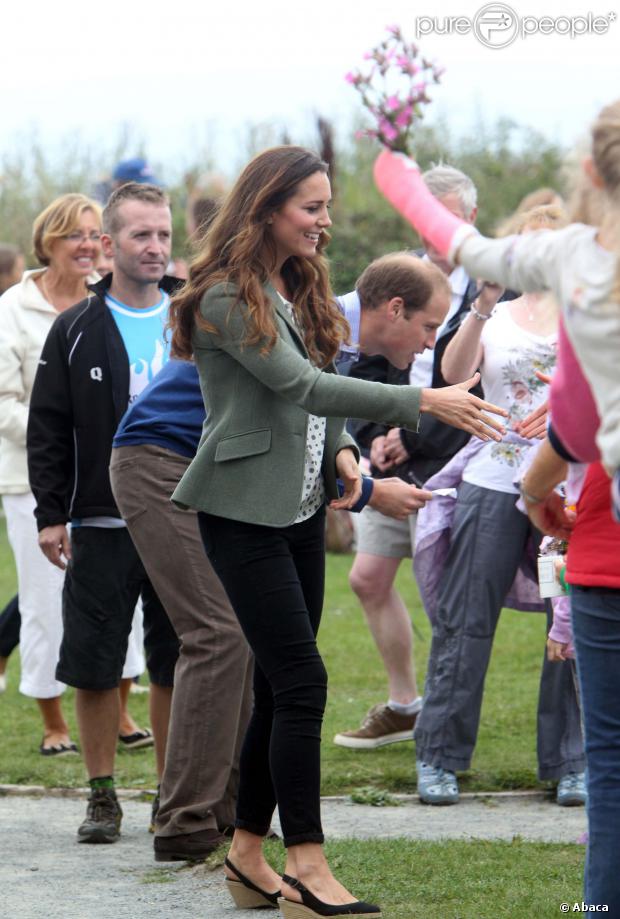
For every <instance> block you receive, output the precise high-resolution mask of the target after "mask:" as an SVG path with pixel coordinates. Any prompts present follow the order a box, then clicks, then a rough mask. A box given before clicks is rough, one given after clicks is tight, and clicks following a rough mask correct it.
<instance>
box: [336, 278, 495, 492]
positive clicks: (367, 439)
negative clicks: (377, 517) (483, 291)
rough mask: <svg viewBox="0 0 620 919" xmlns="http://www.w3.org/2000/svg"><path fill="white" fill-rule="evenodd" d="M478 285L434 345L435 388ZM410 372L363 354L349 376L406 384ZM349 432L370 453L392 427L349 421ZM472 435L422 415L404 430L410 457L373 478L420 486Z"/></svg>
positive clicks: (472, 287) (479, 391)
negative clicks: (414, 428) (411, 427)
mask: <svg viewBox="0 0 620 919" xmlns="http://www.w3.org/2000/svg"><path fill="white" fill-rule="evenodd" d="M476 290H477V289H476V284H475V283H474V282H473V281H471V280H470V282H469V284H468V285H467V289H466V291H465V293H464V295H463V299H462V301H461V305H460V307H459V308H458V310H457V312H456V313H455V314H454V316H452V318H451V319H450V322H449V323H448V325H447V326H446V328H445V329H444V330H443V332H442V334H441V337H440V338H439V339H438V340H437V342H436V344H435V349H434V352H433V379H432V383H431V386H432V387H433V388H436V387H440V386H446V385H447V384H446V381H445V380H444V378H443V376H442V375H441V370H440V368H441V358H442V357H443V353H444V351H445V350H446V348H447V346H448V344H449V342H450V341H451V340H452V338H453V337H454V335H455V334H456V331H457V329H458V328H459V326H460V324H461V322H462V321H463V319H464V318H465V316H466V315H467V314H468V312H469V308H470V306H471V303H472V301H473V300H474V299H475V295H476ZM409 370H410V368H409V367H408V368H407V369H406V370H398V369H397V368H396V367H394V366H393V365H392V364H390V362H389V361H388V360H386V358H384V357H379V356H375V357H368V356H366V355H362V356H361V357H360V359H359V361H358V362H357V363H356V364H354V365H353V367H352V369H351V371H350V373H349V375H350V376H354V377H358V378H359V379H365V380H374V381H378V382H382V383H393V384H397V385H403V386H404V385H407V384H408V383H409ZM472 392H473V393H474V395H476V396H482V388H481V387H480V384H478V385H477V386H476V387H475V388H474V389H472ZM349 431H350V433H351V434H352V435H353V437H355V439H356V440H357V442H358V443H359V445H360V447H361V448H362V449H364V448H366V450H367V451H368V450H369V449H370V445H371V444H372V442H373V440H374V439H375V437H380V436H382V435H385V434H387V432H388V431H389V427H386V426H385V425H381V424H375V423H374V422H368V421H350V422H349ZM469 438H470V435H469V434H468V433H467V432H466V431H461V430H459V429H458V428H454V427H452V426H451V425H449V424H445V423H444V422H443V421H439V420H438V419H437V418H435V417H434V416H433V415H430V414H428V413H423V414H422V415H420V425H419V428H418V431H417V432H414V431H404V430H403V431H401V440H402V442H403V446H404V447H405V449H406V450H407V451H408V453H409V458H408V459H407V460H405V462H404V463H400V464H399V465H398V466H391V467H390V468H389V469H387V470H386V471H385V472H380V471H379V470H378V469H375V468H374V467H373V469H372V475H373V476H374V477H375V478H384V477H386V476H393V475H397V476H399V477H400V478H401V479H404V480H405V481H406V482H410V483H412V484H414V485H418V486H421V485H423V484H424V482H426V480H427V479H429V478H430V477H431V476H432V475H434V474H435V473H436V472H438V471H439V470H440V469H441V468H442V466H445V464H446V463H447V462H448V460H449V459H451V458H452V457H453V456H454V455H455V453H458V451H459V450H460V449H461V448H462V447H464V446H465V444H466V443H467V441H468V440H469Z"/></svg>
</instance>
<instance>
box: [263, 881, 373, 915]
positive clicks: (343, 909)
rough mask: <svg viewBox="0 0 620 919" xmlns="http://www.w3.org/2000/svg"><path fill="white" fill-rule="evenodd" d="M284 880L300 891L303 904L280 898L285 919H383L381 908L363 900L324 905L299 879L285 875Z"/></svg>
mask: <svg viewBox="0 0 620 919" xmlns="http://www.w3.org/2000/svg"><path fill="white" fill-rule="evenodd" d="M282 880H283V881H284V883H285V884H288V885H289V887H294V888H295V890H298V891H299V893H300V895H301V903H299V902H298V901H297V900H287V899H286V897H280V899H279V900H278V906H279V907H280V911H281V912H282V915H283V916H284V919H322V917H323V916H363V917H364V916H365V917H366V919H381V915H382V913H381V908H380V907H379V906H374V905H373V904H372V903H365V902H364V901H363V900H355V902H354V903H335V904H331V903H323V901H322V900H319V898H318V897H315V896H314V894H313V893H310V891H309V890H308V888H307V887H305V886H304V885H303V884H302V883H301V881H298V880H297V878H293V877H291V876H290V875H289V874H283V875H282Z"/></svg>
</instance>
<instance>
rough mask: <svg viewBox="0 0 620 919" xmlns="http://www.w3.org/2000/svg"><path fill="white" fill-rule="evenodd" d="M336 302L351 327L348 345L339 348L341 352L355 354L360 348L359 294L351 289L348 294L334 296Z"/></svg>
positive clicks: (360, 308)
mask: <svg viewBox="0 0 620 919" xmlns="http://www.w3.org/2000/svg"><path fill="white" fill-rule="evenodd" d="M336 303H337V304H338V309H339V310H340V312H341V313H344V317H345V319H346V320H347V322H348V323H349V325H350V327H351V342H350V344H348V345H345V344H342V345H340V350H341V352H343V353H346V354H350V355H355V356H357V355H358V354H359V350H360V316H361V310H362V307H361V304H360V298H359V294H358V293H357V291H356V290H352V291H351V292H350V293H348V294H343V295H342V296H341V297H336Z"/></svg>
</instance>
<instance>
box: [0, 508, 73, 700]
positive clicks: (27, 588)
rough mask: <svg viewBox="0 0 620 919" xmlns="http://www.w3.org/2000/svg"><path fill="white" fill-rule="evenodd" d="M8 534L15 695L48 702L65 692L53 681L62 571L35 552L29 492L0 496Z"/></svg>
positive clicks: (60, 611)
mask: <svg viewBox="0 0 620 919" xmlns="http://www.w3.org/2000/svg"><path fill="white" fill-rule="evenodd" d="M2 504H3V506H4V513H5V515H6V523H7V533H8V537H9V542H10V544H11V549H12V550H13V555H14V557H15V567H16V568H17V589H18V592H19V611H20V613H21V617H22V623H21V629H20V633H19V643H20V657H21V682H20V684H19V689H20V692H22V693H23V694H24V695H25V696H32V697H33V698H34V699H52V698H54V697H55V696H59V695H60V694H61V693H62V692H64V689H65V684H64V683H59V682H58V680H57V679H56V677H55V673H56V664H57V663H58V651H59V648H60V642H61V639H62V585H63V581H64V578H65V574H64V571H61V570H60V568H56V566H55V565H52V564H51V563H50V562H48V560H47V559H46V557H45V556H44V555H43V553H42V552H41V550H40V549H39V544H38V540H37V526H36V522H35V519H34V514H33V511H34V507H35V502H34V497H33V495H32V492H26V493H25V494H21V495H3V496H2Z"/></svg>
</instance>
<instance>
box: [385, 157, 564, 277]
mask: <svg viewBox="0 0 620 919" xmlns="http://www.w3.org/2000/svg"><path fill="white" fill-rule="evenodd" d="M375 181H376V183H377V186H378V188H379V190H380V191H381V192H382V193H383V194H384V195H385V197H386V198H387V199H388V201H389V202H390V203H391V204H392V205H393V206H394V207H395V208H396V210H397V211H399V213H401V214H402V215H403V217H405V218H406V219H407V220H408V221H409V222H410V223H411V224H412V226H414V227H415V229H416V230H417V231H418V232H419V233H420V234H421V235H422V236H424V238H425V239H428V240H429V241H430V242H431V243H432V244H433V246H434V247H435V248H436V249H437V250H438V251H439V252H441V253H442V255H445V256H446V257H447V258H448V259H449V260H450V262H451V263H452V264H461V265H463V266H464V267H465V268H466V270H467V273H468V274H469V275H470V277H472V278H484V280H485V281H492V282H493V283H495V284H500V285H501V286H502V287H507V288H510V289H511V290H519V291H541V290H546V289H547V288H549V287H552V286H553V282H554V279H555V278H556V276H557V261H558V259H557V253H558V251H559V249H560V247H561V242H560V241H559V240H560V238H561V236H562V233H564V232H566V230H564V231H563V230H553V231H552V230H540V231H538V232H537V233H526V234H524V235H522V236H508V237H506V238H505V239H488V238H486V237H485V236H481V235H480V234H479V233H478V232H477V231H476V230H475V229H474V228H473V227H472V226H471V224H468V223H466V222H465V221H464V220H461V219H460V218H459V217H456V216H455V215H454V214H452V213H451V212H450V211H448V210H447V208H445V207H444V206H443V205H442V204H441V203H440V202H439V201H438V200H437V199H436V198H435V197H433V195H432V194H431V193H430V191H429V190H428V188H427V187H426V185H425V184H424V180H423V179H422V176H421V174H420V170H419V168H418V165H417V163H416V162H415V161H414V160H412V159H410V158H409V157H406V156H404V155H403V154H402V153H392V152H391V151H389V150H384V151H383V153H381V155H380V156H379V157H378V158H377V161H376V163H375Z"/></svg>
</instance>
